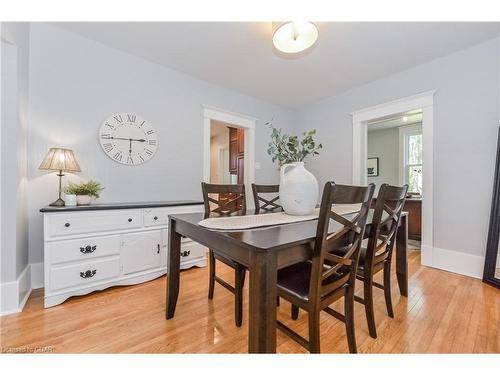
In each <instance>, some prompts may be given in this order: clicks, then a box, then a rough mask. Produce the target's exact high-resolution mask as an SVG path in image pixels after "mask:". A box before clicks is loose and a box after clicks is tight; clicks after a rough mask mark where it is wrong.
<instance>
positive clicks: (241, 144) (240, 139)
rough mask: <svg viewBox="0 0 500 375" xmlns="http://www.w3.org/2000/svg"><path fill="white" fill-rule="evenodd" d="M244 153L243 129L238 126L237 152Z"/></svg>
mask: <svg viewBox="0 0 500 375" xmlns="http://www.w3.org/2000/svg"><path fill="white" fill-rule="evenodd" d="M244 153H245V129H242V128H238V154H240V155H242V154H244Z"/></svg>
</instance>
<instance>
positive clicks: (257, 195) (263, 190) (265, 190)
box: [252, 184, 282, 214]
mask: <svg viewBox="0 0 500 375" xmlns="http://www.w3.org/2000/svg"><path fill="white" fill-rule="evenodd" d="M279 191H280V186H279V185H257V184H252V192H253V201H254V203H255V213H256V214H258V213H260V212H261V211H266V212H270V211H278V210H281V209H282V207H281V205H280V204H278V203H276V202H277V201H278V200H279V198H280V197H279ZM261 194H276V196H274V197H272V198H269V197H268V196H265V197H264V196H262V195H261Z"/></svg>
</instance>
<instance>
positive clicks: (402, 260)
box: [396, 215, 408, 297]
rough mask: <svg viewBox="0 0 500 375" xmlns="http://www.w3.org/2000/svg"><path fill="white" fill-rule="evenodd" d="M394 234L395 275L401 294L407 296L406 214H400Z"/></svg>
mask: <svg viewBox="0 0 500 375" xmlns="http://www.w3.org/2000/svg"><path fill="white" fill-rule="evenodd" d="M396 236H397V237H396V276H397V278H398V285H399V291H400V293H401V295H402V296H404V297H408V215H402V216H401V224H400V227H399V228H398V232H397V235H396Z"/></svg>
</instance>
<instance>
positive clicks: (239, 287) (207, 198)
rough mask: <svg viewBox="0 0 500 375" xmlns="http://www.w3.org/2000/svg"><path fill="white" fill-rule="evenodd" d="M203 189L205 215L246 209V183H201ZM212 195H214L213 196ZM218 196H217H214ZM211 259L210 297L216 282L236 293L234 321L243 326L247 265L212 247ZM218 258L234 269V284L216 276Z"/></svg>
mask: <svg viewBox="0 0 500 375" xmlns="http://www.w3.org/2000/svg"><path fill="white" fill-rule="evenodd" d="M201 189H202V191H203V203H204V206H205V215H209V214H210V213H211V212H214V213H217V214H219V215H223V216H224V215H231V214H234V213H236V212H238V211H241V212H243V213H244V212H245V211H246V197H245V185H217V184H207V183H205V182H202V183H201ZM211 195H212V196H211ZM213 195H215V196H216V198H214V197H213ZM208 260H209V275H210V276H209V284H208V298H209V299H213V298H214V287H215V282H217V283H219V284H220V285H222V286H223V287H224V288H226V289H227V290H229V291H230V292H231V293H233V294H234V296H235V298H234V321H235V323H236V326H237V327H240V326H241V323H242V320H243V285H244V283H245V273H246V268H245V266H243V265H241V264H240V263H237V262H234V261H232V260H230V259H227V258H225V257H223V256H221V255H219V254H215V253H214V252H213V250H212V249H209V251H208ZM216 260H219V261H221V262H222V263H224V264H226V265H228V266H229V267H231V268H233V269H234V286H232V285H230V284H229V283H228V282H226V281H225V280H223V279H221V278H220V277H218V276H216V274H215V265H216V264H215V263H216Z"/></svg>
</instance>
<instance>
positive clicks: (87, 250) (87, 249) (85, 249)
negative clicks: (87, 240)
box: [80, 245, 97, 254]
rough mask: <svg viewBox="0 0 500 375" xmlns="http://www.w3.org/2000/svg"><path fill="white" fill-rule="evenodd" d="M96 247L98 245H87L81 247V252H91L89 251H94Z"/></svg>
mask: <svg viewBox="0 0 500 375" xmlns="http://www.w3.org/2000/svg"><path fill="white" fill-rule="evenodd" d="M96 249H97V245H94V246H90V245H87V246H85V247H80V252H81V253H83V254H89V253H93V252H94V251H95V250H96Z"/></svg>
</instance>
